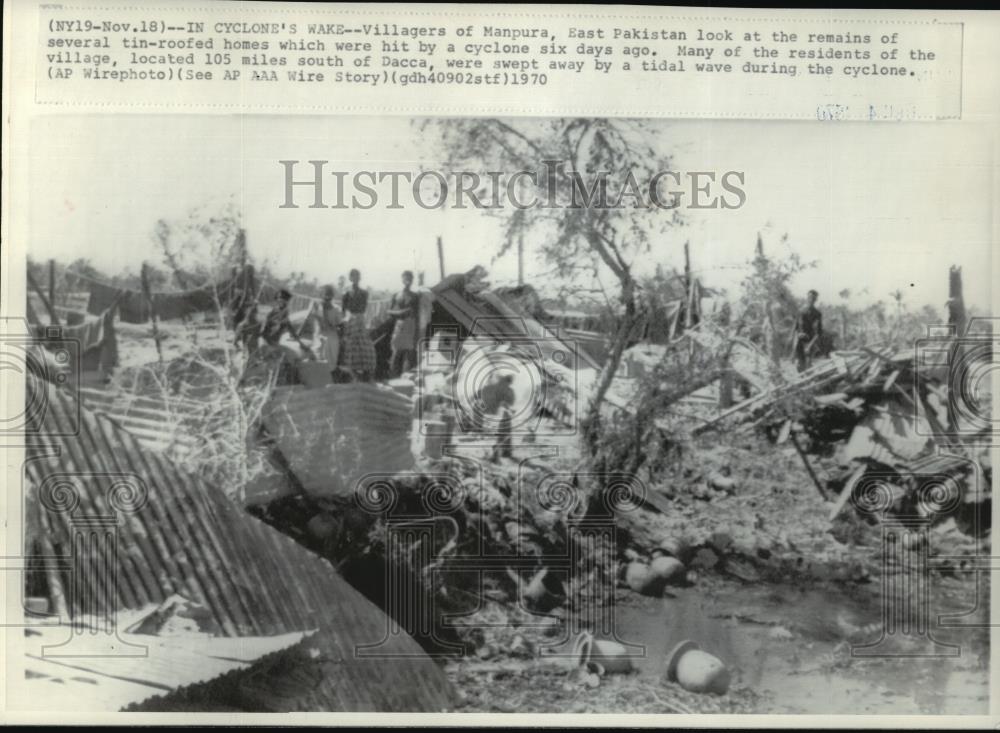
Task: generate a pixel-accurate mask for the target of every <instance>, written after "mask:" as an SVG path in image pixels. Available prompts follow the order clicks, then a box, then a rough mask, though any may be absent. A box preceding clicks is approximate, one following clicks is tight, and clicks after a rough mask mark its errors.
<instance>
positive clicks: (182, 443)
mask: <svg viewBox="0 0 1000 733" xmlns="http://www.w3.org/2000/svg"><path fill="white" fill-rule="evenodd" d="M79 394H80V396H81V397H82V398H83V404H84V405H85V406H86V407H87V408H88V409H90V410H92V411H93V412H95V413H97V414H99V415H106V416H108V417H110V418H112V419H113V420H115V421H116V422H117V423H118V424H119V425H121V427H123V428H124V429H125V430H127V431H128V432H129V433H131V434H132V435H134V436H135V437H136V438H138V439H139V441H140V442H141V443H142V444H143V445H145V446H146V447H147V448H150V449H151V450H157V451H173V452H175V453H176V454H178V455H181V456H183V455H186V454H188V453H190V452H191V450H192V449H193V448H194V447H195V446H197V445H198V444H199V443H200V442H201V437H200V435H201V434H204V431H205V429H206V428H205V425H204V421H205V413H206V408H205V405H204V404H203V403H200V402H195V401H193V400H185V399H172V400H170V404H169V405H168V404H167V403H166V402H165V401H164V400H161V399H156V398H153V397H144V396H141V395H132V394H127V393H125V392H111V391H106V390H101V389H94V388H91V387H82V388H81V389H80V390H79Z"/></svg>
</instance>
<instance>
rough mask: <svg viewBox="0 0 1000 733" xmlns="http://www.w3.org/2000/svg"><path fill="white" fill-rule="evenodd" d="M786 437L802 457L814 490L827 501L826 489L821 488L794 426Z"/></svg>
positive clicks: (821, 485) (820, 483)
mask: <svg viewBox="0 0 1000 733" xmlns="http://www.w3.org/2000/svg"><path fill="white" fill-rule="evenodd" d="M788 438H789V439H790V440H791V441H792V445H793V446H794V447H795V452H796V453H798V454H799V458H801V459H802V465H803V466H805V467H806V473H808V474H809V478H811V479H812V482H813V486H815V487H816V491H818V492H819V495H820V496H822V497H823V501H827V495H826V490H825V489H824V488H823V484H822V482H821V481H820V480H819V476H817V475H816V472H815V471H814V470H813V467H812V464H810V463H809V457H808V456H807V455H806V452H805V451H804V450H803V449H802V445H801V444H800V443H799V439H798V437H796V435H795V428H794V427H793V428H792V429H791V430H790V431H789V433H788Z"/></svg>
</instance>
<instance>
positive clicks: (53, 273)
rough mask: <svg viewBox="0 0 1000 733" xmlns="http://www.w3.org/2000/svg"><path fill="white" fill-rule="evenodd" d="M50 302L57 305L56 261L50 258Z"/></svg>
mask: <svg viewBox="0 0 1000 733" xmlns="http://www.w3.org/2000/svg"><path fill="white" fill-rule="evenodd" d="M49 302H50V303H51V304H52V306H53V307H55V304H56V261H55V260H53V259H50V260H49Z"/></svg>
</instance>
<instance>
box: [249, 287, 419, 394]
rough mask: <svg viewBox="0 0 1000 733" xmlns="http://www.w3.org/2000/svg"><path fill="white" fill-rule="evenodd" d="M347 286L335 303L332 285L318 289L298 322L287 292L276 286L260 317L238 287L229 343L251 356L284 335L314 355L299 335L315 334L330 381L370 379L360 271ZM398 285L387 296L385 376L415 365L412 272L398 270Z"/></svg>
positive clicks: (370, 347)
mask: <svg viewBox="0 0 1000 733" xmlns="http://www.w3.org/2000/svg"><path fill="white" fill-rule="evenodd" d="M349 279H350V286H349V287H348V289H347V291H346V292H344V293H343V295H342V296H341V298H340V302H339V304H338V303H337V292H336V289H335V288H334V287H333V285H326V286H324V287H323V291H322V298H321V299H320V300H319V301H318V302H314V303H313V305H312V308H311V310H310V311H309V314H308V315H307V317H306V319H305V321H304V322H303V324H302V326H301V327H299V328H296V327H295V326H294V325H293V323H292V320H291V316H292V314H291V302H292V293H291V292H289V291H288V290H286V289H281V290H279V291H278V292H277V293H276V295H275V298H274V303H273V304H272V305H271V308H270V310H269V311H268V312H267V315H266V316H265V317H264V321H263V323H261V321H260V316H259V314H258V303H257V298H256V295H255V293H254V292H252V291H253V288H252V287H248V288H243V289H238V290H237V291H236V293H235V295H234V297H233V300H232V305H231V309H230V310H231V323H232V328H233V331H234V334H235V344H236V345H237V346H239V347H241V348H243V349H245V350H246V352H247V353H248V354H249V355H252V354H254V353H255V352H256V351H257V349H258V347H259V345H260V343H261V340H263V342H264V343H265V344H266V345H267V346H269V347H272V348H282V347H281V340H282V338H284V337H285V336H286V335H288V336H289V337H291V338H292V339H293V340H294V341H296V342H297V343H298V344H299V347H300V349H301V350H302V353H303V354H305V355H307V356H309V357H313V358H317V357H316V354H315V352H314V351H313V349H312V347H311V346H310V345H308V344H307V343H305V341H304V340H303V338H302V334H303V333H305V332H307V331H308V332H310V333H314V334H318V336H319V337H320V339H321V342H322V343H321V346H320V349H319V352H320V356H319V357H318V358H320V359H321V360H322V361H325V362H327V363H328V364H329V365H330V373H331V378H332V379H333V381H334V382H349V381H358V382H370V381H372V380H373V379H374V378H375V372H376V356H375V345H374V343H373V342H372V339H371V337H370V335H369V332H368V326H367V323H366V319H365V314H366V313H367V311H368V291H367V290H366V289H365V288H362V287H361V272H360V271H358V270H356V269H354V270H351V272H350V277H349ZM402 284H403V287H402V289H401V290H400V291H399V292H397V293H396V294H394V295H393V296H392V301H391V303H390V306H389V316H390V317H391V318H392V319H393V330H392V337H391V347H392V358H391V362H390V376H392V377H398V376H400V375H401V374H403V373H404V372H406V371H407V370H410V369H413V368H414V367H416V357H417V339H418V338H419V328H418V322H419V298H418V296H417V294H416V293H415V292H414V291H413V273H412V272H411V271H409V270H406V271H404V272H403V274H402Z"/></svg>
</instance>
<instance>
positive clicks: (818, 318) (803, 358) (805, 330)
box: [793, 290, 823, 372]
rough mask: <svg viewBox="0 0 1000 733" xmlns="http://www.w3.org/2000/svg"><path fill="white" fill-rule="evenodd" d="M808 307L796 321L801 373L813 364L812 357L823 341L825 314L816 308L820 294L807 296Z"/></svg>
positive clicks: (812, 292)
mask: <svg viewBox="0 0 1000 733" xmlns="http://www.w3.org/2000/svg"><path fill="white" fill-rule="evenodd" d="M806 298H807V303H806V307H805V308H803V309H802V311H801V312H800V313H799V315H798V317H797V318H796V319H795V332H794V334H793V338H794V343H795V363H796V366H797V368H798V370H799V371H800V372H804V371H805V370H806V369H808V368H809V366H810V365H811V364H812V355H813V353H814V352H815V350H816V348H817V347H818V346H819V345H820V342H821V341H822V339H823V314H822V313H820V311H819V308H817V307H816V300H817V299H818V298H819V293H818V292H816V291H815V290H810V291H809V292H808V294H807V295H806Z"/></svg>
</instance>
